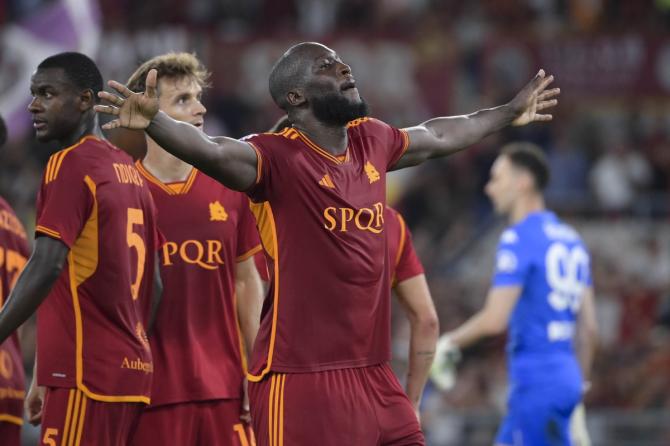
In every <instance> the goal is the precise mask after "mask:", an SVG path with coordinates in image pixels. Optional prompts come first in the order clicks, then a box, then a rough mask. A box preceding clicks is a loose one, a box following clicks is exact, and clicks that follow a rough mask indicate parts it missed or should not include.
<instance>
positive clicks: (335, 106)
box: [310, 93, 370, 126]
mask: <svg viewBox="0 0 670 446" xmlns="http://www.w3.org/2000/svg"><path fill="white" fill-rule="evenodd" d="M310 102H311V104H312V112H313V113H314V116H315V117H316V119H318V120H319V121H321V122H322V123H324V124H326V125H332V126H344V125H346V124H347V123H348V122H350V121H353V120H354V119H358V118H363V117H365V116H368V115H369V114H370V110H369V107H368V104H367V103H366V102H365V100H364V99H363V98H361V100H360V102H352V101H350V100H349V99H347V98H345V97H344V96H342V95H341V94H337V93H324V94H322V95H320V96H315V97H313V98H312V99H311V101H310Z"/></svg>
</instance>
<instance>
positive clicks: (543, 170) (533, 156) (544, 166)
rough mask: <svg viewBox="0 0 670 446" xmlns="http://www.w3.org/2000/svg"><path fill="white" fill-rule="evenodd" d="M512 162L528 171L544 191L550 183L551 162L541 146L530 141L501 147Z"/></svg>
mask: <svg viewBox="0 0 670 446" xmlns="http://www.w3.org/2000/svg"><path fill="white" fill-rule="evenodd" d="M501 154H502V155H504V156H506V157H507V158H508V159H509V160H510V161H511V162H512V164H514V165H515V166H516V167H520V168H522V169H524V170H526V171H528V172H529V173H530V174H531V175H532V176H533V180H534V181H535V187H536V188H537V189H538V190H540V191H542V190H544V188H545V187H547V184H548V183H549V163H547V158H546V157H545V156H544V152H543V151H542V149H540V147H539V146H537V145H536V144H533V143H530V142H513V143H509V144H507V145H505V146H504V147H503V148H502V149H501Z"/></svg>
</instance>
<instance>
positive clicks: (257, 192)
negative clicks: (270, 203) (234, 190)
mask: <svg viewBox="0 0 670 446" xmlns="http://www.w3.org/2000/svg"><path fill="white" fill-rule="evenodd" d="M242 140H243V141H245V142H246V143H247V144H249V145H250V146H251V148H252V149H254V151H255V152H256V157H257V161H256V182H255V183H254V184H253V185H252V186H251V187H250V188H249V190H247V191H246V193H247V195H248V196H249V198H251V199H252V200H253V201H254V202H256V203H261V202H263V201H267V199H268V191H270V190H271V187H272V186H271V185H272V172H273V170H274V169H273V165H274V162H275V160H274V157H273V153H272V151H271V150H268V147H267V143H266V142H265V141H263V138H262V135H250V136H245V137H244V138H242Z"/></svg>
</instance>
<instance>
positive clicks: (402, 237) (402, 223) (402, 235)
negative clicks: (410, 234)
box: [391, 212, 406, 286]
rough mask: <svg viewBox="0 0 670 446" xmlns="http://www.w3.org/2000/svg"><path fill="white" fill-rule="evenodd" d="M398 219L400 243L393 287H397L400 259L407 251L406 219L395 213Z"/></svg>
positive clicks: (392, 278) (393, 275)
mask: <svg viewBox="0 0 670 446" xmlns="http://www.w3.org/2000/svg"><path fill="white" fill-rule="evenodd" d="M395 215H396V218H397V219H398V223H400V241H399V242H398V252H397V253H396V255H395V264H394V265H393V274H392V276H391V284H392V286H395V285H396V273H397V269H398V265H399V264H400V258H401V257H402V252H403V250H404V249H405V238H406V234H405V219H404V218H402V215H400V213H399V212H396V213H395Z"/></svg>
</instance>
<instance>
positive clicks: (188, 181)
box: [179, 168, 198, 194]
mask: <svg viewBox="0 0 670 446" xmlns="http://www.w3.org/2000/svg"><path fill="white" fill-rule="evenodd" d="M197 175H198V169H195V168H194V169H191V173H190V174H189V176H188V178H187V179H186V183H185V184H184V186H183V187H182V189H181V191H180V192H179V193H180V194H187V193H188V191H190V190H191V187H193V183H195V177H196V176H197Z"/></svg>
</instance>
